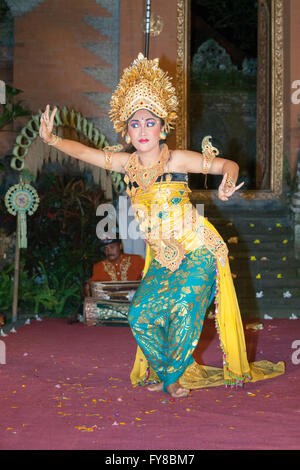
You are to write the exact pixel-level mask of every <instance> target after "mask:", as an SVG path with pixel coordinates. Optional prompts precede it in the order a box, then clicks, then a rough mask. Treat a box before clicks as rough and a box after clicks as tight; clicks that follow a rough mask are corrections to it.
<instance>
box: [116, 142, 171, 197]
mask: <svg viewBox="0 0 300 470" xmlns="http://www.w3.org/2000/svg"><path fill="white" fill-rule="evenodd" d="M168 159H169V149H168V146H167V145H166V144H164V145H163V147H162V149H161V152H160V156H159V160H158V161H157V162H155V163H154V164H153V165H151V166H150V167H144V166H143V165H142V164H141V163H140V162H139V157H138V154H137V152H135V153H134V154H133V155H132V157H131V158H130V159H129V162H128V164H127V166H126V168H125V171H126V173H127V174H128V178H126V179H125V178H124V180H125V182H126V183H127V182H128V181H129V180H130V181H131V183H133V182H136V183H137V185H138V186H139V188H141V189H142V190H144V191H145V190H147V189H149V187H150V186H151V185H152V184H153V183H155V181H156V180H157V178H158V177H159V176H161V175H162V174H163V173H164V169H165V165H166V162H167V161H168Z"/></svg>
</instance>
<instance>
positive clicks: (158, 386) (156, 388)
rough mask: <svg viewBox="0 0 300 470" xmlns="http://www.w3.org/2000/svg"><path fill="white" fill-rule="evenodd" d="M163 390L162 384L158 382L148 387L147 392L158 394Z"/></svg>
mask: <svg viewBox="0 0 300 470" xmlns="http://www.w3.org/2000/svg"><path fill="white" fill-rule="evenodd" d="M163 388H164V383H163V382H158V383H157V384H151V385H149V387H148V390H150V392H160V391H161V390H163Z"/></svg>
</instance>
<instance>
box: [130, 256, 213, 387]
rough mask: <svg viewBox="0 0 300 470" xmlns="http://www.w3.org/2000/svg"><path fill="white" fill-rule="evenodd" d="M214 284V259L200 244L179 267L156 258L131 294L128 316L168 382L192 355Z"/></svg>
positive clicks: (146, 351) (151, 359)
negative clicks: (169, 267) (168, 267)
mask: <svg viewBox="0 0 300 470" xmlns="http://www.w3.org/2000/svg"><path fill="white" fill-rule="evenodd" d="M214 283H215V259H214V256H213V255H212V254H211V253H209V252H208V251H207V250H206V248H204V247H202V248H199V249H198V250H195V251H193V252H191V253H189V254H188V255H187V256H186V258H185V259H184V261H183V263H182V265H181V266H180V267H179V268H178V269H177V270H176V271H175V272H172V271H169V270H167V271H166V270H165V268H163V267H162V266H161V265H160V264H159V263H158V261H157V260H154V261H153V262H152V263H151V265H150V267H149V270H148V272H147V274H146V276H145V277H144V279H143V282H142V283H141V285H140V287H139V289H138V291H137V293H136V295H135V297H134V299H133V304H132V306H131V308H130V312H129V315H128V320H129V322H130V326H131V328H132V331H133V334H134V336H135V338H136V340H137V342H138V344H139V346H140V347H141V349H142V350H143V351H144V354H145V356H146V357H147V360H148V361H149V364H151V368H152V369H153V370H154V371H155V373H156V374H157V375H158V376H159V378H160V380H163V381H164V382H165V384H166V386H167V385H168V383H173V382H175V381H176V380H177V378H179V377H180V376H181V375H182V374H183V372H184V370H185V369H186V367H187V366H188V365H190V363H191V362H192V360H193V359H192V353H193V351H194V350H195V348H196V346H197V344H198V340H199V337H200V333H201V330H202V326H203V321H204V315H205V312H206V309H207V307H208V304H209V302H210V300H211V299H212V297H213V294H214V289H213V287H214Z"/></svg>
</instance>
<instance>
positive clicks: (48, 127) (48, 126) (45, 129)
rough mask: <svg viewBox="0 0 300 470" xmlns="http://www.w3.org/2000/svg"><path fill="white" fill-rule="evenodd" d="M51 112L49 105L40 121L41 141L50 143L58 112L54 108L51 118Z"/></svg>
mask: <svg viewBox="0 0 300 470" xmlns="http://www.w3.org/2000/svg"><path fill="white" fill-rule="evenodd" d="M49 111H50V106H49V104H47V106H46V109H45V111H44V112H43V114H42V115H41V119H40V131H39V133H40V137H41V139H42V140H43V141H44V142H46V143H48V142H50V140H51V137H52V130H53V123H54V117H55V114H56V111H57V108H54V109H53V111H52V113H51V116H49Z"/></svg>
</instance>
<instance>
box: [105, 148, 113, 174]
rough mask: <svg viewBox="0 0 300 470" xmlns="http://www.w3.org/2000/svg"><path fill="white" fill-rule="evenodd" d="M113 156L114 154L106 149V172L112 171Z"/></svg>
mask: <svg viewBox="0 0 300 470" xmlns="http://www.w3.org/2000/svg"><path fill="white" fill-rule="evenodd" d="M112 154H113V152H109V151H108V150H106V149H104V159H105V165H104V168H105V170H111V169H112Z"/></svg>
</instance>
